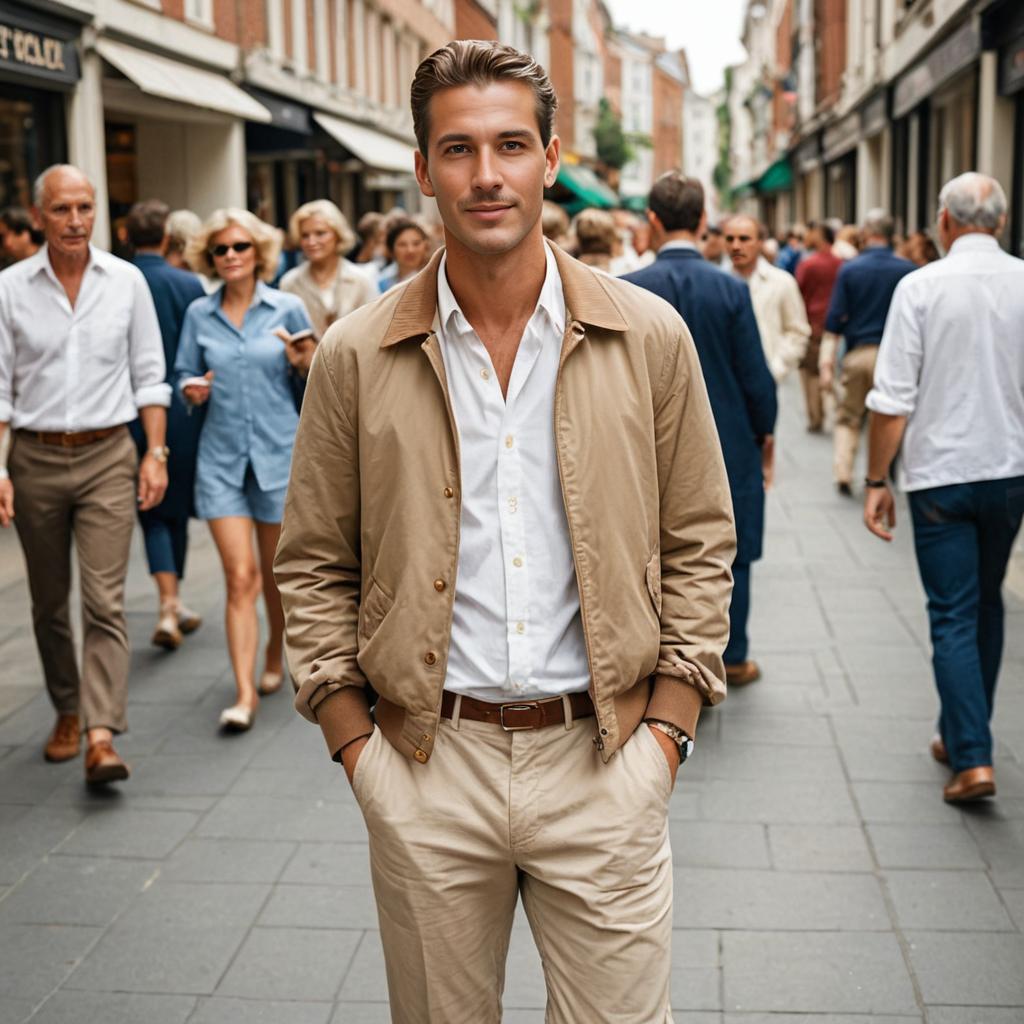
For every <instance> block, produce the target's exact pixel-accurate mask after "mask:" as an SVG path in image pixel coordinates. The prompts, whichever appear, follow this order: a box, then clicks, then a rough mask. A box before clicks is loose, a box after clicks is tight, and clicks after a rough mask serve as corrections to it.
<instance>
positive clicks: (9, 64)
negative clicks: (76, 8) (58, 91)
mask: <svg viewBox="0 0 1024 1024" xmlns="http://www.w3.org/2000/svg"><path fill="white" fill-rule="evenodd" d="M77 36H78V27H77V26H76V25H75V24H74V23H73V22H69V21H62V20H60V19H58V18H51V17H49V16H47V15H45V14H42V13H40V12H38V11H28V10H25V9H23V8H21V7H17V6H15V5H14V4H6V3H0V72H2V73H4V77H7V78H10V77H12V76H16V77H18V78H23V77H28V78H35V79H37V80H39V84H40V85H43V84H46V83H49V84H52V85H74V84H75V82H77V81H78V79H79V75H80V71H79V63H78V48H77V46H76V45H75V39H76V38H77Z"/></svg>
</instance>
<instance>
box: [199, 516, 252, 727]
mask: <svg viewBox="0 0 1024 1024" xmlns="http://www.w3.org/2000/svg"><path fill="white" fill-rule="evenodd" d="M252 526H253V523H252V520H251V519H250V518H248V516H225V517H223V518H221V519H211V520H210V533H211V534H213V542H214V543H215V544H216V545H217V551H218V552H219V554H220V560H221V565H222V566H223V567H224V581H225V584H226V589H227V603H226V606H225V609H224V627H225V630H226V631H227V637H228V654H229V656H230V657H231V667H232V668H233V669H234V672H235V686H236V687H237V688H238V703H239V704H244V705H246V706H247V707H250V708H255V707H256V705H257V704H258V703H259V697H258V696H257V694H256V685H255V682H254V679H255V675H256V649H257V647H258V646H259V641H260V624H259V619H258V618H257V616H256V598H257V597H258V596H259V592H260V570H259V566H258V565H257V564H256V552H255V550H254V549H253V543H252Z"/></svg>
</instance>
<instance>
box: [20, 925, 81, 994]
mask: <svg viewBox="0 0 1024 1024" xmlns="http://www.w3.org/2000/svg"><path fill="white" fill-rule="evenodd" d="M99 935H100V929H98V928H83V927H71V926H67V925H49V924H14V925H4V927H3V928H0V993H3V994H4V995H5V996H6V997H7V998H9V999H17V1000H28V1001H30V1002H35V1003H38V1002H41V1001H42V999H43V998H44V997H45V996H47V995H49V994H50V993H51V992H52V991H53V990H54V989H55V988H56V987H57V986H58V985H60V983H61V982H62V981H63V980H64V979H65V978H66V977H67V976H68V974H70V973H71V972H72V971H73V970H74V969H75V967H76V965H77V964H78V963H79V962H80V961H81V958H82V957H83V956H84V955H85V953H86V951H87V950H88V949H89V947H90V946H91V945H92V944H93V943H94V942H95V941H96V939H97V937H98V936H99Z"/></svg>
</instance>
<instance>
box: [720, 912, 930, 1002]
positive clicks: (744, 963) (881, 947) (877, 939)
mask: <svg viewBox="0 0 1024 1024" xmlns="http://www.w3.org/2000/svg"><path fill="white" fill-rule="evenodd" d="M722 942H723V948H724V965H725V1009H726V1010H727V1011H729V1012H730V1013H731V1012H736V1011H741V1010H742V1011H744V1012H749V1011H762V1012H779V1013H782V1012H786V1013H825V1014H833V1013H863V1012H866V1013H869V1014H894V1015H897V1016H899V1015H914V1014H916V1013H917V1003H916V1001H915V998H914V989H913V986H912V985H911V982H910V976H909V975H908V973H907V969H906V965H905V964H904V961H903V956H902V953H901V952H900V947H899V944H898V943H897V941H896V937H895V936H894V935H889V934H884V933H878V932H862V933H829V932H774V933H766V932H726V933H725V934H724V935H723V937H722Z"/></svg>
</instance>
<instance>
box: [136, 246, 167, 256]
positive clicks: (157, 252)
mask: <svg viewBox="0 0 1024 1024" xmlns="http://www.w3.org/2000/svg"><path fill="white" fill-rule="evenodd" d="M135 255H136V256H162V255H163V249H162V248H161V247H160V246H159V245H137V246H136V247H135Z"/></svg>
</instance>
